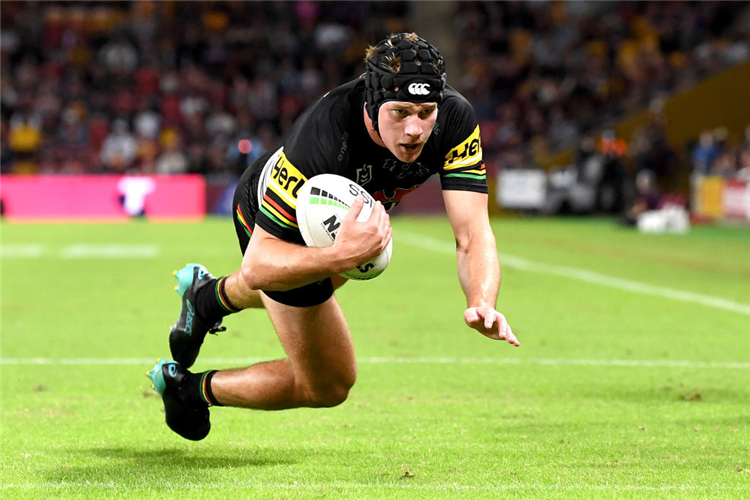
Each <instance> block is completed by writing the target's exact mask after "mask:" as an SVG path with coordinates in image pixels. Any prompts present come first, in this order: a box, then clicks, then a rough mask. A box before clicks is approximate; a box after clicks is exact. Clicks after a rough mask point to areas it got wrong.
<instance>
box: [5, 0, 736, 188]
mask: <svg viewBox="0 0 750 500" xmlns="http://www.w3.org/2000/svg"><path fill="white" fill-rule="evenodd" d="M2 7H3V8H2V44H1V47H2V62H1V63H2V68H1V70H2V82H1V83H2V88H1V89H0V90H1V93H0V98H1V102H0V104H1V109H0V111H1V117H2V137H1V140H2V144H3V148H2V155H1V157H0V169H1V171H2V172H3V173H11V172H12V173H41V174H57V173H60V174H75V173H124V172H128V173H165V174H171V173H185V172H193V173H201V174H204V175H206V176H207V177H208V178H209V179H210V180H216V181H219V182H220V181H222V180H228V179H231V178H234V177H236V176H237V175H238V173H239V172H240V171H241V170H242V169H244V166H245V165H246V164H247V162H248V161H252V160H253V159H254V158H255V157H257V156H258V155H260V154H262V153H263V152H264V151H265V150H267V149H268V148H272V147H275V146H276V145H278V144H279V143H280V141H281V140H282V138H283V137H284V136H285V134H286V133H287V131H288V130H289V128H290V126H291V124H292V123H293V121H294V119H295V118H296V117H297V115H298V114H299V113H300V112H301V111H302V110H303V109H304V108H305V107H306V106H307V105H308V104H309V103H310V102H311V101H312V100H313V99H314V98H316V97H317V96H318V95H320V94H321V93H323V92H325V91H326V90H328V89H330V88H333V87H335V86H337V85H339V84H340V83H342V82H344V81H346V80H349V79H352V78H355V77H357V76H358V75H359V74H360V73H361V71H362V70H363V64H362V56H363V53H364V49H365V47H366V45H367V44H368V43H372V42H374V41H377V40H379V39H380V38H382V37H383V36H384V35H386V34H387V33H389V32H398V31H405V30H411V29H413V26H412V24H411V22H410V19H412V14H413V12H412V11H413V9H414V5H413V4H411V3H409V2H314V1H301V2H173V1H166V2H152V1H139V2H106V3H98V2H97V3H94V2H91V3H88V2H41V3H40V2H3V6H2ZM747 8H748V4H747V3H744V2H617V3H613V2H601V3H592V2H455V3H454V9H455V15H454V17H453V23H454V24H453V26H452V35H451V37H452V38H453V39H454V40H455V42H456V44H457V45H456V47H455V51H454V52H455V53H456V54H457V58H456V59H457V61H455V63H458V65H459V66H460V67H450V66H449V68H448V73H449V81H450V83H451V84H452V85H453V86H454V87H457V88H458V89H459V90H461V91H462V92H464V94H465V95H466V96H467V97H468V98H469V100H470V101H471V102H472V103H473V104H474V106H475V109H476V111H477V114H478V117H479V120H480V123H481V127H482V134H483V147H484V149H485V158H486V161H487V164H488V168H489V169H490V171H492V170H496V169H498V168H505V167H523V166H532V165H534V164H543V163H544V162H545V160H546V159H547V158H549V156H550V155H551V154H553V153H555V152H556V151H559V150H563V149H566V148H573V149H575V150H577V151H579V154H584V155H585V154H586V150H587V148H589V149H591V148H593V150H598V151H599V152H604V153H612V152H615V153H616V155H617V156H618V157H619V158H623V159H627V162H628V164H629V166H630V167H629V168H630V172H631V173H633V174H634V173H635V172H636V171H638V170H640V169H646V168H648V169H650V170H652V171H654V172H656V174H657V175H658V176H663V175H667V176H669V175H673V174H674V173H675V172H676V171H680V170H682V171H685V170H686V169H687V170H688V171H690V170H695V171H699V172H701V173H714V172H715V173H719V174H721V175H725V176H732V175H738V172H744V175H747V172H748V169H750V128H749V129H748V133H747V134H746V135H747V137H744V138H741V139H740V140H739V141H738V140H731V139H732V138H727V137H726V135H724V136H722V133H721V130H716V131H706V132H704V133H703V134H701V135H700V137H696V138H695V142H694V144H686V145H685V148H684V150H682V151H675V150H674V149H673V148H671V147H670V146H669V145H668V144H667V142H666V140H665V139H664V136H663V134H662V133H661V132H660V124H659V120H658V114H659V113H658V105H659V102H660V99H662V98H663V97H664V96H665V95H667V94H669V93H672V92H676V91H680V90H683V89H686V88H689V87H691V86H693V85H695V84H696V83H697V82H699V81H700V80H701V79H704V78H706V77H708V76H711V75H713V74H716V73H718V72H720V71H722V70H724V69H726V68H729V67H731V66H734V65H736V64H739V63H741V62H743V61H745V60H747V59H748V58H750V28H748V26H747V25H746V26H744V27H742V26H740V27H739V29H738V26H737V23H736V19H738V16H739V15H740V14H741V13H742V12H743V10H746V9H747ZM422 34H423V35H424V36H427V37H428V38H429V34H424V33H422ZM455 63H454V66H455ZM647 107H651V108H652V109H653V110H654V116H655V118H654V120H653V123H652V125H650V126H649V127H648V128H647V129H643V130H639V131H638V132H637V133H636V134H635V135H634V137H632V138H609V139H608V138H607V137H603V136H601V132H602V131H603V130H606V129H607V128H608V127H610V126H611V125H612V123H614V122H615V121H616V120H618V119H621V118H622V117H623V116H625V115H627V114H628V113H632V112H634V111H637V110H640V109H644V108H647ZM241 139H250V140H251V142H252V144H253V148H252V150H251V152H250V153H249V154H248V155H242V154H240V152H239V151H238V148H237V144H238V142H239V140H241ZM597 148H598V149H597ZM601 148H607V150H606V151H604V150H602V149H601ZM612 148H614V149H612ZM743 169H744V170H743Z"/></svg>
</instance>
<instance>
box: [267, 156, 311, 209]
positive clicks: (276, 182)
mask: <svg viewBox="0 0 750 500" xmlns="http://www.w3.org/2000/svg"><path fill="white" fill-rule="evenodd" d="M305 181H307V177H305V176H304V175H302V173H301V172H300V171H299V170H297V167H295V166H294V165H292V164H291V162H290V161H289V160H288V159H287V157H286V155H285V154H284V153H283V152H282V153H281V154H280V155H279V159H278V160H277V161H276V165H274V166H273V170H272V171H271V180H270V182H269V184H268V186H269V187H270V188H271V189H273V190H274V191H275V192H276V194H278V195H279V196H282V197H283V196H284V195H287V196H289V197H290V198H291V199H290V200H288V201H289V202H290V203H291V204H293V205H294V206H297V192H298V191H299V188H301V187H302V184H304V183H305Z"/></svg>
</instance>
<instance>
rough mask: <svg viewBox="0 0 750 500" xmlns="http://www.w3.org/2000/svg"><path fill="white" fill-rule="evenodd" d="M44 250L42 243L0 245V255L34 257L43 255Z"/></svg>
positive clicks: (22, 257) (23, 257) (4, 256)
mask: <svg viewBox="0 0 750 500" xmlns="http://www.w3.org/2000/svg"><path fill="white" fill-rule="evenodd" d="M46 251H47V250H46V249H45V248H44V246H43V245H13V244H11V245H2V246H0V257H3V258H7V257H11V258H21V259H36V258H38V257H41V256H42V255H44V253H45V252H46Z"/></svg>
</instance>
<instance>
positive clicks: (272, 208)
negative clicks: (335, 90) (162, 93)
mask: <svg viewBox="0 0 750 500" xmlns="http://www.w3.org/2000/svg"><path fill="white" fill-rule="evenodd" d="M324 100H325V97H323V98H321V99H320V100H319V101H318V102H317V103H314V104H313V105H311V107H310V109H308V110H307V111H306V112H305V113H303V115H302V116H300V118H299V119H298V120H297V122H296V123H295V125H294V127H293V128H292V130H291V132H290V134H289V136H288V137H287V139H286V141H285V142H284V147H283V149H282V150H281V152H280V153H279V154H278V155H276V161H275V163H274V164H273V165H272V167H271V169H270V172H268V174H267V175H268V177H267V182H268V183H267V187H266V189H265V192H264V193H263V194H262V198H261V200H260V203H259V204H260V207H259V210H258V213H257V216H256V221H255V222H256V224H258V225H260V227H262V228H263V229H264V230H265V231H267V232H269V233H271V234H272V235H274V236H276V237H277V238H280V239H282V240H285V241H290V242H293V243H298V244H301V245H304V240H303V239H302V235H301V234H300V231H299V225H298V223H297V196H298V193H299V190H300V188H301V187H302V185H303V184H304V183H305V182H307V180H308V179H309V178H310V177H313V176H315V175H318V174H322V173H336V172H335V169H336V165H335V162H334V160H335V156H334V157H333V158H332V157H331V156H332V153H331V151H334V152H337V151H338V150H337V149H336V147H337V145H336V141H335V138H336V137H339V138H340V137H341V131H340V129H341V128H342V127H343V126H345V123H343V122H342V119H341V114H340V113H336V112H332V111H336V110H332V109H331V106H328V105H325V104H328V103H321V101H324Z"/></svg>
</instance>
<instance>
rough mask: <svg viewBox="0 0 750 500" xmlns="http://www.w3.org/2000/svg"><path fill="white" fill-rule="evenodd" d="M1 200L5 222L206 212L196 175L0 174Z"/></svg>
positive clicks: (163, 217)
mask: <svg viewBox="0 0 750 500" xmlns="http://www.w3.org/2000/svg"><path fill="white" fill-rule="evenodd" d="M0 199H2V202H3V210H4V216H5V218H6V220H8V221H10V222H42V221H90V222H98V221H106V222H117V221H126V220H128V219H129V218H131V217H134V216H141V215H142V216H145V217H146V218H148V219H150V220H156V221H191V220H199V219H201V218H203V217H204V216H205V214H206V182H205V180H204V178H203V177H202V176H200V175H172V176H166V175H164V176H162V175H151V176H122V175H84V176H18V175H3V176H0Z"/></svg>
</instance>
